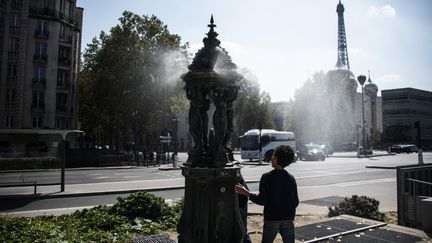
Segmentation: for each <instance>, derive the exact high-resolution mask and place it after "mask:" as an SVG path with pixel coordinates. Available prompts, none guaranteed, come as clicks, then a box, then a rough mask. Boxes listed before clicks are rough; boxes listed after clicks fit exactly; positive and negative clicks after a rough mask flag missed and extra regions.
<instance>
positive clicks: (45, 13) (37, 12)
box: [29, 8, 79, 29]
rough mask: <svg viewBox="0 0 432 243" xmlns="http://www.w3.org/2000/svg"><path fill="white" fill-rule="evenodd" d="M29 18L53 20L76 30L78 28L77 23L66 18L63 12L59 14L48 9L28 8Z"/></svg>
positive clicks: (72, 19)
mask: <svg viewBox="0 0 432 243" xmlns="http://www.w3.org/2000/svg"><path fill="white" fill-rule="evenodd" d="M29 16H30V17H36V18H39V17H42V18H53V19H55V20H58V21H61V22H63V23H65V24H68V25H69V26H71V27H74V28H76V29H78V28H79V24H78V21H76V20H75V19H74V18H72V17H69V16H66V14H65V13H63V12H59V11H56V10H54V9H50V8H30V11H29Z"/></svg>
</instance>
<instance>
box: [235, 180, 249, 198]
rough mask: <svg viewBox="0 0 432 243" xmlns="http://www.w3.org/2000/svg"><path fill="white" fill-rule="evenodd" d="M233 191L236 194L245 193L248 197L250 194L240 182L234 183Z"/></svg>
mask: <svg viewBox="0 0 432 243" xmlns="http://www.w3.org/2000/svg"><path fill="white" fill-rule="evenodd" d="M235 191H236V192H237V193H238V194H242V195H245V196H246V197H249V196H250V192H249V191H248V189H246V188H245V187H244V186H243V185H242V184H240V183H239V184H237V185H235Z"/></svg>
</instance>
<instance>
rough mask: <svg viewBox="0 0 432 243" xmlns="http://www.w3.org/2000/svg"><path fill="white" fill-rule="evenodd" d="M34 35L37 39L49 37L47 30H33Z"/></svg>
mask: <svg viewBox="0 0 432 243" xmlns="http://www.w3.org/2000/svg"><path fill="white" fill-rule="evenodd" d="M34 37H35V38H37V39H42V40H47V39H49V31H47V30H46V31H39V30H35V34H34Z"/></svg>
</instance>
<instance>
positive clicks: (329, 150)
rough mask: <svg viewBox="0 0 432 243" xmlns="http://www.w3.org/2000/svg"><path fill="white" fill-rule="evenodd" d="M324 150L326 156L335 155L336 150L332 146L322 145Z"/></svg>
mask: <svg viewBox="0 0 432 243" xmlns="http://www.w3.org/2000/svg"><path fill="white" fill-rule="evenodd" d="M321 148H322V150H323V151H324V154H325V155H326V156H327V157H328V156H329V155H332V154H333V153H334V149H333V147H332V146H331V145H330V144H323V145H321Z"/></svg>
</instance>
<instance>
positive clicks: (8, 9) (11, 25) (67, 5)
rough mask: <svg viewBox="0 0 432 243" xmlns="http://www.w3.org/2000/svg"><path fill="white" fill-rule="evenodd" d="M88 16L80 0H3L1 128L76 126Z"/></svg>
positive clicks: (0, 26) (0, 4)
mask: <svg viewBox="0 0 432 243" xmlns="http://www.w3.org/2000/svg"><path fill="white" fill-rule="evenodd" d="M82 19H83V9H82V8H79V7H76V0H0V54H1V57H2V58H1V63H0V117H1V120H0V128H20V129H42V128H44V129H75V128H76V126H77V114H78V83H79V65H80V50H81V28H82Z"/></svg>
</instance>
